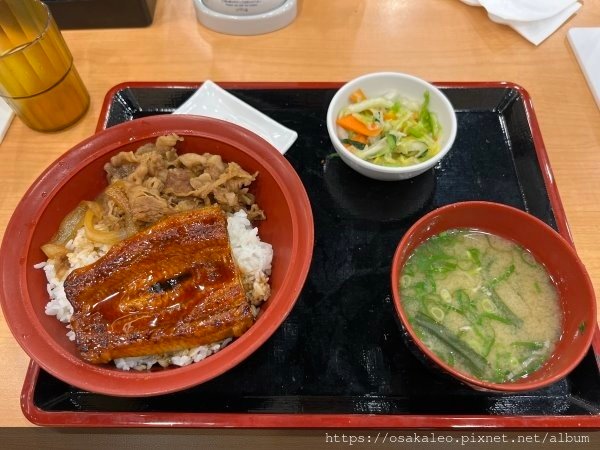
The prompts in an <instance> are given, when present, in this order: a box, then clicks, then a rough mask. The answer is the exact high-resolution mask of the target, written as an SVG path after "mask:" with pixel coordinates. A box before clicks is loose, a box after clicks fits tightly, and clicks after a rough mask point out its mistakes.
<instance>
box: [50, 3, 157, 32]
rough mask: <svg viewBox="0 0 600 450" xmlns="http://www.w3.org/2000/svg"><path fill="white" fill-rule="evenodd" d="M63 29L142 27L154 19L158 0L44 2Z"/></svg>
mask: <svg viewBox="0 0 600 450" xmlns="http://www.w3.org/2000/svg"><path fill="white" fill-rule="evenodd" d="M42 1H43V2H44V3H45V4H47V5H48V7H49V8H50V11H52V15H53V16H54V20H56V23H57V24H58V26H59V28H60V29H62V30H69V29H87V28H141V27H146V26H148V25H150V24H151V23H152V21H153V20H154V10H155V9H156V0H42Z"/></svg>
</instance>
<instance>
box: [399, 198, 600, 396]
mask: <svg viewBox="0 0 600 450" xmlns="http://www.w3.org/2000/svg"><path fill="white" fill-rule="evenodd" d="M452 228H472V229H477V230H480V231H484V232H489V233H492V234H495V235H497V236H501V237H504V238H506V239H509V240H511V241H513V242H515V243H517V244H520V245H521V246H523V247H525V248H526V249H528V250H529V251H530V252H531V253H532V254H533V256H534V257H535V258H536V260H537V261H539V262H540V263H542V264H543V265H544V267H545V268H546V270H547V272H548V273H549V275H550V277H551V278H552V280H553V282H554V284H555V286H556V288H557V290H558V294H559V298H560V307H561V310H562V330H563V332H562V336H561V339H560V341H559V342H558V344H557V346H556V348H555V350H554V352H553V354H552V355H551V356H550V357H549V359H548V360H547V362H546V363H545V364H543V365H542V367H540V368H539V369H538V370H537V371H535V372H533V373H531V374H529V375H528V376H527V377H525V378H522V379H519V380H517V381H514V382H507V383H492V382H487V381H482V380H479V379H477V378H475V377H473V376H470V375H468V374H465V373H463V372H460V371H457V370H456V369H455V368H453V367H452V366H450V365H448V364H446V363H445V362H444V361H443V360H441V359H440V358H439V357H438V356H436V355H435V354H434V353H433V352H432V351H431V350H429V348H428V347H427V346H425V345H424V344H423V342H422V341H421V340H420V339H419V338H418V336H417V335H416V333H415V330H414V329H413V327H412V325H411V324H410V322H409V320H408V316H407V314H406V312H405V310H404V308H403V303H402V296H401V294H400V289H399V276H400V274H401V272H402V268H403V267H404V264H405V263H406V261H407V259H408V258H409V256H410V255H411V254H412V253H413V251H414V250H415V249H416V248H417V247H418V246H419V245H420V244H421V243H422V242H423V241H425V240H426V239H427V238H430V237H432V236H434V235H436V234H439V233H441V232H442V231H445V230H448V229H452ZM391 283H392V292H393V299H394V305H395V307H396V311H397V313H398V315H399V316H400V320H401V322H402V325H403V326H404V328H405V330H406V331H407V333H408V335H409V336H410V339H411V340H412V342H413V343H414V344H415V345H416V347H417V348H418V351H420V352H422V354H424V355H426V357H427V358H428V359H430V360H431V361H433V362H434V363H435V364H436V365H437V366H439V367H440V368H441V369H442V370H444V371H445V372H447V373H449V374H451V375H452V376H454V377H455V378H457V379H458V380H460V381H462V382H464V383H466V384H468V385H470V386H471V387H474V388H476V389H483V390H489V391H497V392H521V391H529V390H534V389H539V388H542V387H544V386H547V385H549V384H551V383H554V382H556V381H558V380H560V379H562V378H564V377H565V376H566V375H567V374H568V373H569V372H570V371H571V370H573V369H574V368H575V366H576V365H577V364H578V363H579V362H580V361H581V359H582V358H583V357H584V356H585V354H586V352H587V351H588V349H589V346H590V344H591V341H592V337H593V335H594V331H595V329H596V299H595V296H594V290H593V287H592V283H591V281H590V278H589V276H588V274H587V272H586V270H585V267H584V266H583V264H582V263H581V261H580V259H579V257H578V256H577V254H576V253H575V250H574V248H573V247H572V246H571V244H570V243H569V242H568V241H567V240H565V239H564V238H563V237H562V236H561V235H560V234H558V233H557V232H556V231H554V230H553V229H552V228H551V227H549V226H548V225H546V224H545V223H544V222H542V221H541V220H539V219H537V218H535V217H534V216H532V215H530V214H528V213H526V212H523V211H521V210H518V209H516V208H513V207H510V206H506V205H502V204H498V203H490V202H478V201H473V202H462V203H454V204H451V205H448V206H444V207H441V208H438V209H436V210H434V211H432V212H430V213H429V214H427V215H425V216H423V217H422V218H421V219H420V220H419V221H417V222H416V223H415V224H414V225H413V226H412V227H411V228H410V229H409V230H408V231H407V232H406V234H405V235H404V237H403V238H402V240H401V241H400V243H399V244H398V248H397V249H396V253H395V254H394V259H393V263H392V270H391Z"/></svg>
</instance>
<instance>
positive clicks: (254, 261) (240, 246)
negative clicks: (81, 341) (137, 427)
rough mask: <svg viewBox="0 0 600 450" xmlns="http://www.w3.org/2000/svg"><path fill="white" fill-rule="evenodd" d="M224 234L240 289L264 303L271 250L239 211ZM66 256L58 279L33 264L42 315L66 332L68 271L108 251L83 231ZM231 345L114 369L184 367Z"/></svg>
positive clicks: (127, 362)
mask: <svg viewBox="0 0 600 450" xmlns="http://www.w3.org/2000/svg"><path fill="white" fill-rule="evenodd" d="M227 231H228V233H229V240H230V242H231V249H232V252H233V258H234V260H235V263H236V265H237V266H238V268H239V269H240V271H241V273H242V276H243V277H244V285H245V286H247V285H250V286H252V297H253V299H261V300H265V299H266V297H267V296H268V295H269V286H268V276H269V275H270V274H271V261H272V259H273V248H272V247H271V244H268V243H266V242H261V240H260V237H259V236H258V229H257V228H254V227H252V224H251V223H250V221H249V220H248V218H247V215H246V212H245V211H243V210H240V211H238V212H236V213H235V214H233V215H229V216H228V218H227ZM66 247H67V249H68V250H69V253H68V255H67V257H68V258H69V264H70V266H71V268H70V269H69V271H68V272H67V274H65V276H64V277H63V278H62V279H59V278H58V277H57V276H56V271H55V268H54V264H52V262H51V261H50V260H48V261H45V262H41V263H39V264H36V265H35V267H36V268H38V269H42V268H43V269H44V272H45V274H46V279H47V281H48V284H47V290H48V296H49V298H50V301H49V302H48V303H47V304H46V314H48V315H49V316H56V318H57V319H58V320H60V321H61V322H63V323H66V324H67V328H69V329H70V325H68V323H69V320H70V319H71V315H72V314H73V307H72V306H71V303H69V301H68V300H67V297H66V295H65V290H64V286H63V282H64V279H65V278H66V276H67V275H68V273H70V272H71V271H72V270H74V269H77V268H79V267H83V266H86V265H88V264H91V263H93V262H94V261H96V260H97V259H99V258H100V257H102V256H103V255H104V254H106V252H107V251H108V250H109V248H110V246H108V245H106V244H96V243H94V242H92V241H90V240H89V239H88V238H87V237H86V235H85V229H84V228H81V229H80V230H79V231H78V232H77V235H76V236H75V238H73V239H72V240H70V241H69V242H68V243H67V245H66ZM253 303H254V304H253V305H252V308H253V312H254V314H255V315H256V314H258V307H257V306H256V305H257V304H258V301H256V302H253ZM67 336H68V337H69V339H70V340H75V333H74V332H73V331H71V330H69V331H68V333H67ZM231 341H232V339H231V338H228V339H225V340H223V341H219V342H214V343H212V344H208V345H201V346H198V347H194V348H191V349H186V350H181V351H178V352H174V353H167V354H161V355H149V356H139V357H130V358H118V359H115V360H114V363H115V365H116V366H117V368H119V369H122V370H130V369H135V370H147V369H150V368H151V367H152V366H153V365H154V364H159V365H161V366H162V367H167V366H169V365H171V364H173V365H176V366H186V365H188V364H191V363H194V362H198V361H201V360H203V359H204V358H206V357H207V356H210V355H212V354H213V353H216V352H218V351H219V350H221V349H222V348H223V347H225V346H226V345H227V344H229V343H230V342H231Z"/></svg>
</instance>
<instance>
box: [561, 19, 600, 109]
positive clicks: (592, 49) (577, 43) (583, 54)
mask: <svg viewBox="0 0 600 450" xmlns="http://www.w3.org/2000/svg"><path fill="white" fill-rule="evenodd" d="M567 38H568V40H569V43H570V44H571V47H573V52H574V53H575V57H576V58H577V62H578V63H579V65H580V66H581V70H582V71H583V74H584V75H585V79H586V80H587V82H588V85H589V86H590V90H591V91H592V95H593V96H594V98H595V99H596V103H597V104H598V108H600V27H593V28H571V29H570V30H569V32H568V33H567Z"/></svg>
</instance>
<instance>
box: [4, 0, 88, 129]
mask: <svg viewBox="0 0 600 450" xmlns="http://www.w3.org/2000/svg"><path fill="white" fill-rule="evenodd" d="M0 97H2V98H3V99H4V100H5V101H6V103H8V105H9V106H10V107H11V108H12V109H13V111H14V112H15V113H16V114H17V116H18V117H19V118H20V119H21V120H22V121H23V122H24V123H25V124H26V125H27V126H29V127H30V128H33V129H34V130H38V131H58V130H61V129H63V128H66V127H68V126H69V125H72V124H73V123H75V122H77V121H78V120H79V119H80V118H81V117H82V116H83V115H84V114H85V112H86V111H87V109H88V107H89V104H90V96H89V94H88V91H87V89H86V88H85V86H84V85H83V82H82V81H81V78H80V77H79V74H78V73H77V70H76V69H75V66H74V65H73V56H72V55H71V52H70V51H69V48H68V47H67V44H66V42H65V41H64V39H63V37H62V35H61V33H60V30H59V29H58V27H57V26H56V23H55V21H54V19H53V18H52V14H51V13H50V10H49V9H48V7H47V6H46V5H45V4H44V3H42V2H41V1H39V0H0Z"/></svg>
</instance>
